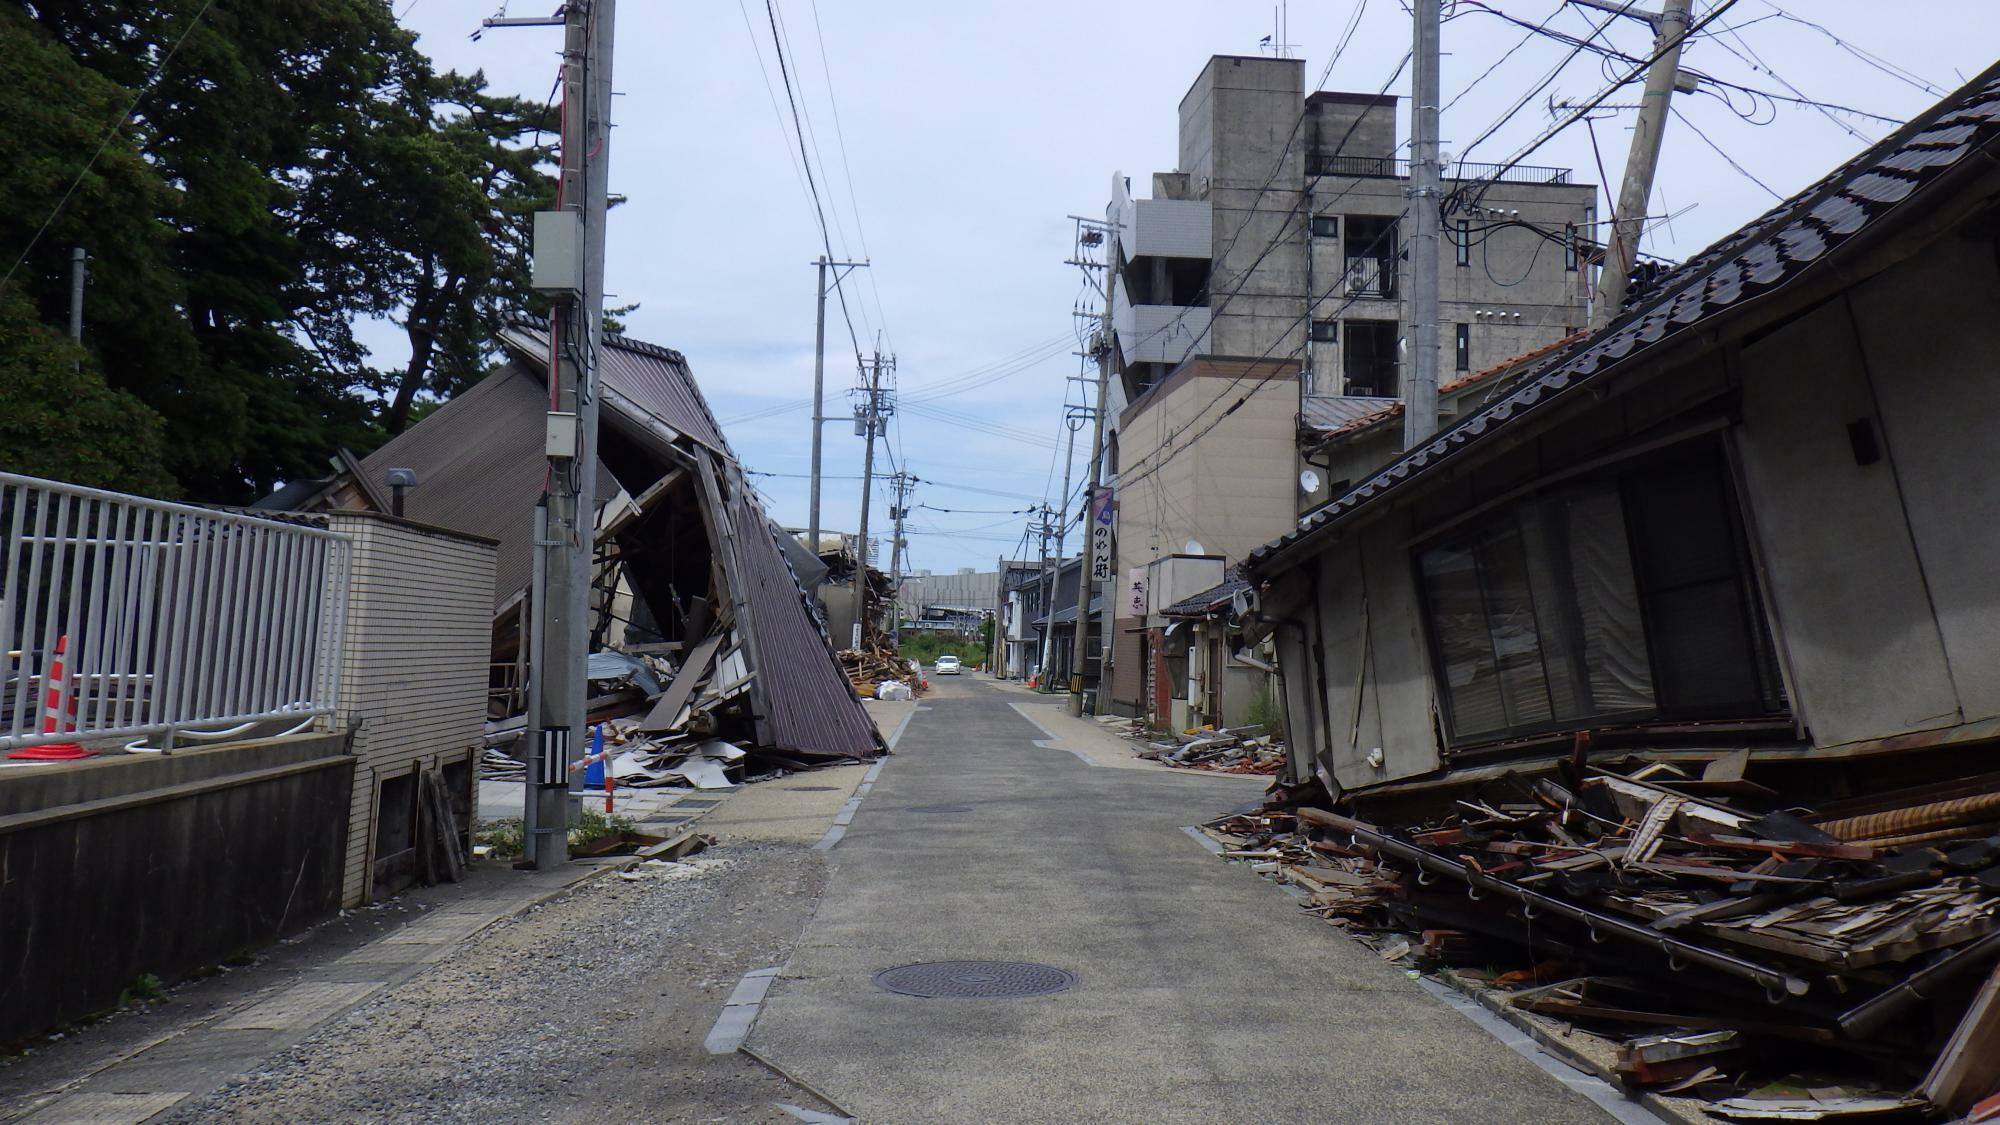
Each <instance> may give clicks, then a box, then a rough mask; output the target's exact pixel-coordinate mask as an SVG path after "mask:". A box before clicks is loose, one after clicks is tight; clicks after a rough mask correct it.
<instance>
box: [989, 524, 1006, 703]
mask: <svg viewBox="0 0 2000 1125" xmlns="http://www.w3.org/2000/svg"><path fill="white" fill-rule="evenodd" d="M993 569H994V570H995V571H996V572H998V573H999V575H1000V581H999V582H998V583H996V584H995V585H994V587H993V638H992V643H991V644H989V645H987V646H986V647H987V650H988V653H989V655H990V657H991V659H992V663H990V664H988V665H987V666H986V668H987V671H989V672H991V673H992V674H993V678H994V679H996V680H1004V679H1006V678H1007V664H1006V660H1005V655H1006V652H1007V641H1006V639H1005V638H1003V637H1001V635H1000V631H1001V628H1002V618H1001V610H1002V609H1004V608H1005V607H1006V605H1007V573H1008V571H1007V556H1006V555H1001V556H1000V557H999V558H998V559H996V560H994V563H993Z"/></svg>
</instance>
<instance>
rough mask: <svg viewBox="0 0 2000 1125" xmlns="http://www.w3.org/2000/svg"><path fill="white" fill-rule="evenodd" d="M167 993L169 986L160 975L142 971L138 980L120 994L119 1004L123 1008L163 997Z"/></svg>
mask: <svg viewBox="0 0 2000 1125" xmlns="http://www.w3.org/2000/svg"><path fill="white" fill-rule="evenodd" d="M166 994H167V986H166V985H165V984H164V983H162V982H161V981H160V978H159V977H157V976H154V975H153V974H152V973H140V974H139V979H138V980H135V981H133V982H132V983H131V984H129V985H127V986H126V987H125V989H124V991H122V992H120V993H119V994H118V1006H119V1007H121V1008H123V1007H125V1006H126V1005H128V1004H142V1003H146V1002H149V1001H153V1000H158V999H161V998H162V997H164V996H166Z"/></svg>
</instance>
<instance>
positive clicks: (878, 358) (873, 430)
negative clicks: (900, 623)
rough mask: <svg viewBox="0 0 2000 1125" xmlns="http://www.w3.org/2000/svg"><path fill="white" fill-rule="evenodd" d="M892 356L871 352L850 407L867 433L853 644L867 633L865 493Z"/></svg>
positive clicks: (871, 483) (883, 426)
mask: <svg viewBox="0 0 2000 1125" xmlns="http://www.w3.org/2000/svg"><path fill="white" fill-rule="evenodd" d="M895 369H896V359H895V357H894V356H889V357H886V358H885V357H884V356H883V355H882V353H881V352H876V353H875V361H874V362H873V363H871V364H869V365H868V374H867V380H868V383H867V386H865V387H863V388H862V393H863V394H864V395H866V396H867V398H866V401H865V402H863V403H862V405H861V406H859V407H857V408H856V409H855V411H854V418H855V421H856V422H857V423H859V424H860V426H861V429H862V432H863V433H864V434H865V435H866V436H867V439H868V442H867V446H866V449H867V452H866V453H865V454H864V455H863V458H862V462H861V527H860V532H859V534H858V535H857V537H856V539H855V544H854V554H855V562H856V565H855V568H854V644H853V646H852V647H854V648H860V647H861V639H862V638H863V637H865V636H867V635H868V634H867V629H866V625H867V622H868V494H869V493H870V492H871V491H873V490H874V487H875V436H876V435H877V434H878V433H884V432H886V431H887V430H888V425H887V423H888V420H889V408H888V405H887V403H886V402H885V401H884V398H883V392H882V372H883V371H885V370H886V371H894V370H895Z"/></svg>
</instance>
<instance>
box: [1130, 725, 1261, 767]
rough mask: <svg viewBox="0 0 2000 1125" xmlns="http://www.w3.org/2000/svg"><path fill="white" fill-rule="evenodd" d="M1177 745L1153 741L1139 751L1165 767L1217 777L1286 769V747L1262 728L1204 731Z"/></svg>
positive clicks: (1179, 740) (1182, 738)
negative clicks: (1207, 773) (1214, 773)
mask: <svg viewBox="0 0 2000 1125" xmlns="http://www.w3.org/2000/svg"><path fill="white" fill-rule="evenodd" d="M1174 739H1175V741H1173V742H1161V741H1157V740H1151V741H1148V742H1147V743H1146V748H1145V749H1143V750H1141V751H1139V756H1140V757H1141V758H1148V759H1151V760H1152V761H1155V762H1159V763H1160V764H1161V765H1167V766H1174V767H1176V768H1178V769H1193V770H1212V771H1214V772H1216V773H1248V774H1265V775H1270V774H1275V773H1277V772H1278V771H1279V770H1280V769H1283V768H1284V765H1285V745H1284V743H1282V742H1279V741H1278V740H1276V739H1274V738H1271V737H1268V736H1267V735H1265V733H1264V728H1263V727H1262V726H1247V727H1230V728H1228V729H1226V730H1217V729H1216V728H1214V727H1203V728H1201V729H1199V730H1191V731H1186V732H1183V733H1181V734H1177V735H1175V736H1174Z"/></svg>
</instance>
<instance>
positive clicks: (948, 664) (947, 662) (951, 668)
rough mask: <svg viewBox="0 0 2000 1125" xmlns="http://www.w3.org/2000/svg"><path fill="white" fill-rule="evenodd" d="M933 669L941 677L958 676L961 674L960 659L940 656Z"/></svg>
mask: <svg viewBox="0 0 2000 1125" xmlns="http://www.w3.org/2000/svg"><path fill="white" fill-rule="evenodd" d="M931 667H932V669H933V670H934V671H935V672H937V674H938V675H940V676H956V675H958V672H959V662H958V657H956V656H951V655H949V654H947V655H944V656H940V657H938V658H937V663H936V664H934V665H932V666H931Z"/></svg>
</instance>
